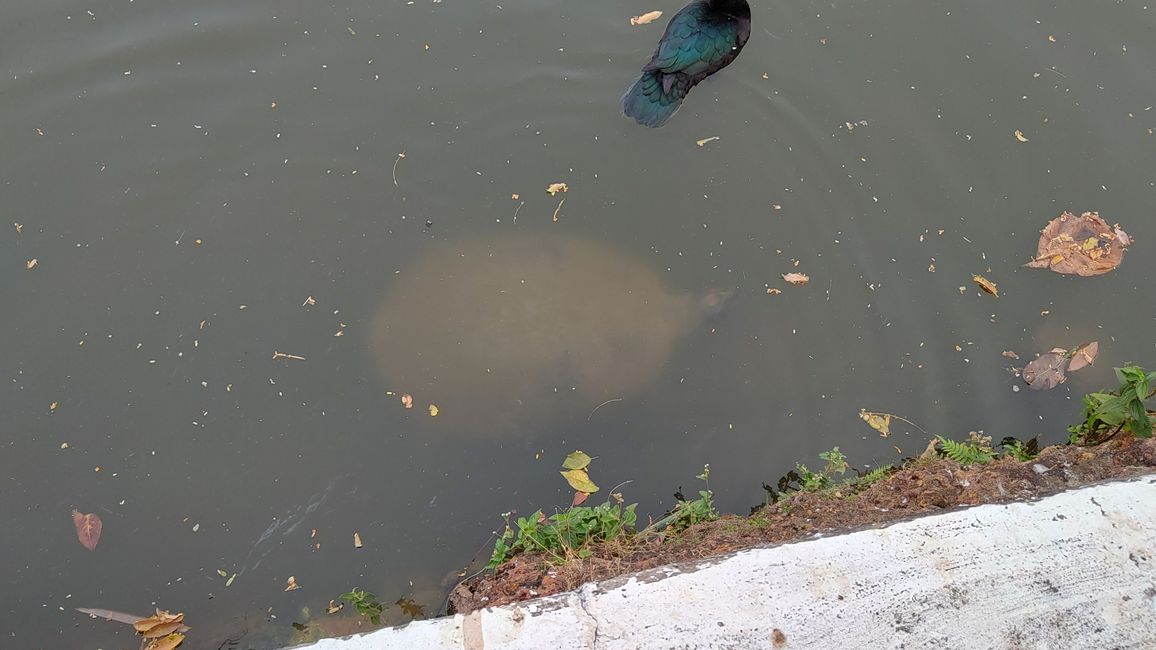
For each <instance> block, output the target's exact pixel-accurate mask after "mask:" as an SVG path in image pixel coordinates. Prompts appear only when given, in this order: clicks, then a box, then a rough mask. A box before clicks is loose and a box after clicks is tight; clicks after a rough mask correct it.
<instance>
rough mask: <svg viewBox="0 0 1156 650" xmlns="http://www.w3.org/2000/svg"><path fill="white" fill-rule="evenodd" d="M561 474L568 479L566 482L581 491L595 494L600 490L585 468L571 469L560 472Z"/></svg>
mask: <svg viewBox="0 0 1156 650" xmlns="http://www.w3.org/2000/svg"><path fill="white" fill-rule="evenodd" d="M559 474H561V475H562V478H565V479H566V482H567V483H569V484H570V487H572V488H574V489H575V490H578V491H579V492H586V493H587V494H593V493H595V492H597V491H598V486H597V485H594V482H593V481H591V480H590V475H589V474H587V473H586V470H584V469H571V470H566V471H564V472H559Z"/></svg>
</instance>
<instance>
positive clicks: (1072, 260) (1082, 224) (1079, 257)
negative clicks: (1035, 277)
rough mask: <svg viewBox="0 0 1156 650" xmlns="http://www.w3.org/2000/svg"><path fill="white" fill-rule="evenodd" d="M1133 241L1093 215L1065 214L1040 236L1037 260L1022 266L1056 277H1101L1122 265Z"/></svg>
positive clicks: (1093, 213)
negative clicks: (1060, 274)
mask: <svg viewBox="0 0 1156 650" xmlns="http://www.w3.org/2000/svg"><path fill="white" fill-rule="evenodd" d="M1131 244H1132V237H1131V236H1129V235H1128V233H1126V232H1124V231H1123V230H1121V229H1120V228H1119V227H1112V226H1109V225H1108V223H1107V222H1106V221H1104V220H1103V219H1101V218H1100V215H1099V214H1098V213H1096V212H1085V213H1084V214H1082V215H1080V216H1078V217H1077V216H1076V215H1074V214H1072V213H1071V212H1064V213H1063V214H1061V215H1060V216H1058V217H1056V218H1055V219H1052V220H1051V221H1049V222H1048V225H1047V226H1045V227H1044V229H1043V231H1041V233H1040V241H1039V244H1038V245H1037V250H1036V256H1035V258H1034V259H1032V261H1030V262H1028V263H1027V264H1025V265H1024V266H1027V267H1031V268H1036V269H1051V270H1053V271H1055V272H1056V273H1066V274H1075V275H1082V276H1089V275H1101V274H1104V273H1107V272H1109V271H1111V270H1112V269H1114V268H1116V267H1117V266H1119V265H1120V262H1122V261H1124V251H1125V250H1126V249H1127V248H1128V246H1130V245H1131Z"/></svg>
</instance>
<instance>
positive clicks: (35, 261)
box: [24, 257, 40, 271]
mask: <svg viewBox="0 0 1156 650" xmlns="http://www.w3.org/2000/svg"><path fill="white" fill-rule="evenodd" d="M39 263H40V260H38V259H36V258H35V257H33V258H32V259H30V260H28V261H27V262H25V263H24V268H26V269H28V270H29V271H31V270H32V269H34V268H36V265H37V264H39Z"/></svg>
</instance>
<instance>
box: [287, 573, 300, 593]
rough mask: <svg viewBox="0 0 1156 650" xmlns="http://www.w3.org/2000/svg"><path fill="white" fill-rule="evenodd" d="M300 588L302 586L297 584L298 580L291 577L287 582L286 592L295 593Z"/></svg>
mask: <svg viewBox="0 0 1156 650" xmlns="http://www.w3.org/2000/svg"><path fill="white" fill-rule="evenodd" d="M300 588H301V585H299V584H297V578H295V577H294V576H289V579H288V580H286V581H285V591H294V590H297V589H300Z"/></svg>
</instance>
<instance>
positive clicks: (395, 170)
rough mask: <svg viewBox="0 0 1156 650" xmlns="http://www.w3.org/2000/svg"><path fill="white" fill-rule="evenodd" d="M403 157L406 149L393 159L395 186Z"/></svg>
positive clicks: (395, 185) (426, 47)
mask: <svg viewBox="0 0 1156 650" xmlns="http://www.w3.org/2000/svg"><path fill="white" fill-rule="evenodd" d="M425 49H427V50H428V49H429V46H428V45H427V46H425ZM402 158H405V152H404V151H403V152H401V153H399V154H397V160H394V161H393V186H394V187H397V186H398V185H397V163H399V162H401V159H402Z"/></svg>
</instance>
